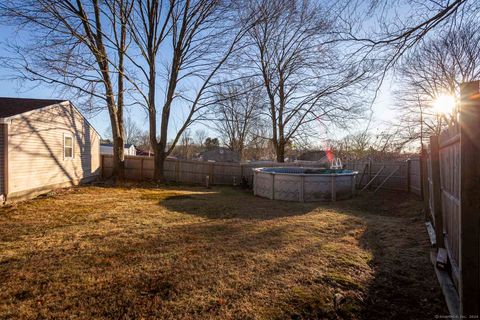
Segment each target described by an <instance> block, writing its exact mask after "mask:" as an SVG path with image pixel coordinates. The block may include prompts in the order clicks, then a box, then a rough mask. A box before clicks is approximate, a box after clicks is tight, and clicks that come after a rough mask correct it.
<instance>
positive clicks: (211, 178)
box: [210, 162, 215, 185]
mask: <svg viewBox="0 0 480 320" xmlns="http://www.w3.org/2000/svg"><path fill="white" fill-rule="evenodd" d="M214 172H215V164H214V163H213V162H212V164H210V184H212V185H213V173H214Z"/></svg>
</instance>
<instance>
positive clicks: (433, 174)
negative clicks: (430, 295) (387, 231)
mask: <svg viewBox="0 0 480 320" xmlns="http://www.w3.org/2000/svg"><path fill="white" fill-rule="evenodd" d="M479 85H480V82H479V81H474V82H469V83H467V84H464V85H463V86H462V90H461V94H462V100H461V103H460V110H459V121H458V122H457V123H454V124H451V125H450V126H449V128H448V129H446V130H444V131H443V132H442V133H441V134H440V135H438V136H431V137H430V146H429V148H428V150H426V151H425V152H424V154H423V155H422V158H423V161H424V163H425V166H424V168H425V169H426V170H425V171H426V174H425V175H424V179H423V184H424V186H425V197H424V201H425V209H426V212H427V217H428V218H429V220H430V221H431V223H432V225H433V226H434V231H435V240H436V247H437V258H436V264H437V266H439V267H442V269H444V270H445V271H444V272H446V273H448V276H449V277H451V279H452V282H453V285H454V287H455V290H448V287H445V286H443V287H444V288H443V289H444V293H445V295H446V298H447V304H448V306H449V309H450V312H451V313H452V314H453V315H455V316H465V317H468V316H478V315H479V313H480V90H479ZM444 264H446V268H443V266H444ZM439 274H441V273H439ZM441 282H442V281H441ZM452 291H453V293H452Z"/></svg>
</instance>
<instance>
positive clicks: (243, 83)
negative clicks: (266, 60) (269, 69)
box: [213, 79, 262, 159]
mask: <svg viewBox="0 0 480 320" xmlns="http://www.w3.org/2000/svg"><path fill="white" fill-rule="evenodd" d="M259 89H260V86H259V85H258V84H256V83H254V82H251V81H248V80H245V79H243V80H238V81H234V82H229V83H227V84H225V85H220V86H219V87H218V89H217V94H216V95H217V97H216V99H217V102H216V103H215V106H214V108H213V112H214V117H215V118H216V119H215V129H216V131H217V132H218V133H219V134H220V137H221V139H222V142H223V144H224V145H226V146H227V147H228V148H229V149H230V150H233V151H236V152H238V153H239V154H240V156H241V158H242V159H243V156H244V154H243V152H244V150H245V147H246V146H247V145H248V144H249V142H250V140H251V139H252V138H253V137H254V136H253V132H254V126H255V125H257V124H258V123H259V121H260V119H259V117H260V112H261V107H262V96H261V91H260V90H259Z"/></svg>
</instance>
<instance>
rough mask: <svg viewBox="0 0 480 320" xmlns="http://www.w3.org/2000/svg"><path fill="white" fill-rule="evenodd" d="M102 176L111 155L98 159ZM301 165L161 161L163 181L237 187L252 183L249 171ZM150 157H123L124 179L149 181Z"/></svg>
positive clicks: (110, 163)
mask: <svg viewBox="0 0 480 320" xmlns="http://www.w3.org/2000/svg"><path fill="white" fill-rule="evenodd" d="M101 157H102V159H101V166H102V177H109V176H110V175H111V174H112V166H113V156H112V155H102V156H101ZM284 166H290V167H292V166H296V167H301V166H305V164H302V163H276V162H266V163H263V162H262V163H231V162H205V161H194V160H176V159H167V160H166V161H165V167H164V168H165V169H164V170H165V178H166V179H167V181H172V182H179V183H188V184H205V183H206V179H207V178H206V177H207V176H208V183H209V184H211V185H235V184H240V183H241V181H242V177H243V178H245V179H246V180H247V181H248V183H249V184H250V185H251V184H252V182H253V169H254V168H261V167H284ZM308 166H309V167H320V166H321V165H320V164H309V165H308ZM153 168H154V164H153V157H146V156H125V178H126V179H132V180H151V179H153Z"/></svg>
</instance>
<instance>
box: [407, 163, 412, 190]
mask: <svg viewBox="0 0 480 320" xmlns="http://www.w3.org/2000/svg"><path fill="white" fill-rule="evenodd" d="M410 167H411V160H410V159H408V160H407V192H408V193H410V184H411V178H410V170H411V168H410Z"/></svg>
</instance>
